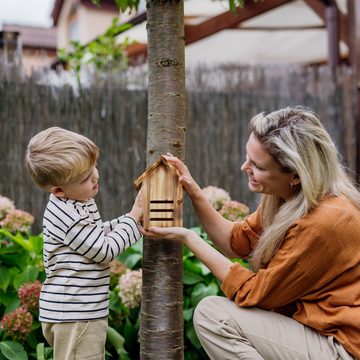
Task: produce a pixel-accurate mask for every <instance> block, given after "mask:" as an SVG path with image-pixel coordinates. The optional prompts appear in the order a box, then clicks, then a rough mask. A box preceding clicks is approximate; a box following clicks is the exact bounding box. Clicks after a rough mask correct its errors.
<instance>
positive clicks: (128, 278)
mask: <svg viewBox="0 0 360 360" xmlns="http://www.w3.org/2000/svg"><path fill="white" fill-rule="evenodd" d="M141 285H142V270H141V269H139V270H127V271H126V273H125V274H124V275H121V276H120V278H119V296H120V299H121V301H122V303H123V304H124V305H125V306H127V307H128V308H130V309H133V308H135V307H137V306H139V305H140V302H141Z"/></svg>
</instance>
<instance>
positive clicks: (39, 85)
mask: <svg viewBox="0 0 360 360" xmlns="http://www.w3.org/2000/svg"><path fill="white" fill-rule="evenodd" d="M138 76H139V78H137V79H135V80H136V82H134V78H133V77H131V78H130V77H129V76H124V74H119V75H114V74H111V75H110V76H108V77H101V78H96V80H95V81H90V82H89V83H88V84H87V86H83V87H82V89H80V90H79V89H78V88H76V87H74V86H72V85H70V84H63V85H54V82H50V81H49V80H44V77H43V78H42V80H41V81H39V79H40V78H41V76H39V74H38V75H37V76H33V77H32V78H16V76H9V73H5V72H1V71H0V154H1V157H0V194H1V195H3V196H7V197H9V198H11V199H12V200H14V202H15V205H16V207H17V208H19V209H23V210H26V211H29V212H31V213H32V214H33V215H34V216H35V218H36V224H35V226H34V231H35V232H40V231H41V218H42V213H43V210H44V207H45V204H46V201H47V197H48V196H47V194H45V193H44V192H43V191H41V190H39V189H37V188H36V187H35V185H33V184H32V182H31V180H30V179H29V177H28V175H27V173H26V171H25V168H24V162H23V158H24V153H25V149H26V145H27V143H28V141H29V139H30V137H31V136H32V135H34V134H35V133H37V132H38V131H40V130H42V129H45V128H47V127H50V126H61V127H64V128H67V129H69V130H73V131H78V132H81V133H83V134H84V135H86V136H88V137H90V138H91V139H93V140H94V141H95V142H96V143H97V145H98V146H99V147H100V151H101V155H100V159H99V164H98V168H99V172H100V191H99V194H98V195H97V203H98V206H99V208H100V211H101V213H102V215H103V219H110V218H113V217H117V216H118V215H119V214H122V213H125V212H127V211H129V210H130V208H131V206H132V202H133V200H134V197H135V190H134V186H133V181H134V180H135V179H136V178H137V177H138V176H139V175H140V174H141V173H142V172H143V171H144V170H145V151H146V131H147V125H146V121H147V120H146V119H147V92H146V72H145V73H143V74H140V75H138ZM92 80H93V79H92ZM186 81H187V132H186V163H187V165H188V167H189V169H190V171H191V172H192V174H193V176H194V178H195V179H196V180H197V181H198V182H199V184H200V185H201V186H207V185H215V186H219V187H222V188H224V189H225V190H227V191H228V192H229V193H230V195H231V197H232V198H233V199H234V200H238V201H241V202H243V203H245V204H247V205H249V206H250V208H251V209H254V208H255V207H256V202H257V198H256V196H255V195H253V194H251V193H250V192H249V190H248V187H247V179H246V176H244V175H243V174H242V173H241V171H240V166H241V164H242V162H243V160H244V158H245V144H246V141H247V138H248V135H249V134H248V129H247V126H248V121H249V120H250V118H251V117H252V116H253V115H255V114H257V113H259V112H262V111H272V110H277V109H279V108H282V107H286V106H295V105H303V106H307V107H310V108H312V109H314V110H315V111H316V112H317V113H318V114H319V115H320V118H321V119H322V121H323V123H324V125H325V127H326V128H327V129H328V131H329V132H330V134H331V135H332V137H333V139H334V141H335V143H336V144H337V146H338V148H339V151H340V153H341V155H342V156H343V159H344V162H345V163H346V165H347V166H348V167H349V169H350V170H355V164H356V153H355V148H356V141H358V140H357V139H356V121H355V118H356V116H357V113H356V111H357V110H356V109H357V97H356V84H355V81H354V77H353V74H352V70H351V68H348V67H341V68H338V69H337V71H336V73H335V74H334V73H333V72H331V71H330V70H329V69H328V68H327V67H302V66H276V67H260V66H259V67H250V66H230V65H228V66H223V67H217V68H205V67H204V68H197V69H194V70H192V71H188V73H187V79H186ZM184 213H185V219H184V223H185V225H187V226H190V225H193V224H195V223H196V219H195V218H194V214H193V213H192V210H191V206H189V201H188V199H186V200H185V212H184Z"/></svg>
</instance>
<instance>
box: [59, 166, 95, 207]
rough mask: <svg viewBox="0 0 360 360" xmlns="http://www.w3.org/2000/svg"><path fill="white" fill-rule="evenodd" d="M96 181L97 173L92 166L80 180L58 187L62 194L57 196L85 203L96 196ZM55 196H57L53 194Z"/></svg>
mask: <svg viewBox="0 0 360 360" xmlns="http://www.w3.org/2000/svg"><path fill="white" fill-rule="evenodd" d="M98 180H99V172H98V170H97V168H96V167H95V166H94V167H93V168H91V169H90V170H89V171H88V172H87V173H86V174H85V175H84V176H83V177H82V178H81V179H80V180H78V181H76V182H73V183H71V184H67V185H63V186H60V187H59V188H60V189H61V191H62V194H58V196H60V197H65V198H68V199H72V200H77V201H86V200H88V199H90V198H93V197H94V196H95V195H96V194H97V192H98V190H99V184H98ZM55 195H57V194H56V193H55Z"/></svg>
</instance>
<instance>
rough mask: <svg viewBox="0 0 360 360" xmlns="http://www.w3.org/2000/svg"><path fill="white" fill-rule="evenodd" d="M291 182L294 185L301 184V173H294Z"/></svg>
mask: <svg viewBox="0 0 360 360" xmlns="http://www.w3.org/2000/svg"><path fill="white" fill-rule="evenodd" d="M290 183H291V184H292V186H296V185H300V184H301V181H300V178H299V175H298V174H293V176H292V178H291V182H290Z"/></svg>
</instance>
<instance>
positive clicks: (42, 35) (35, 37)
mask: <svg viewBox="0 0 360 360" xmlns="http://www.w3.org/2000/svg"><path fill="white" fill-rule="evenodd" d="M3 30H4V31H17V32H19V33H20V38H21V42H22V45H23V47H24V48H33V49H50V50H55V49H56V28H44V27H35V26H22V25H11V24H4V25H3Z"/></svg>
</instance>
